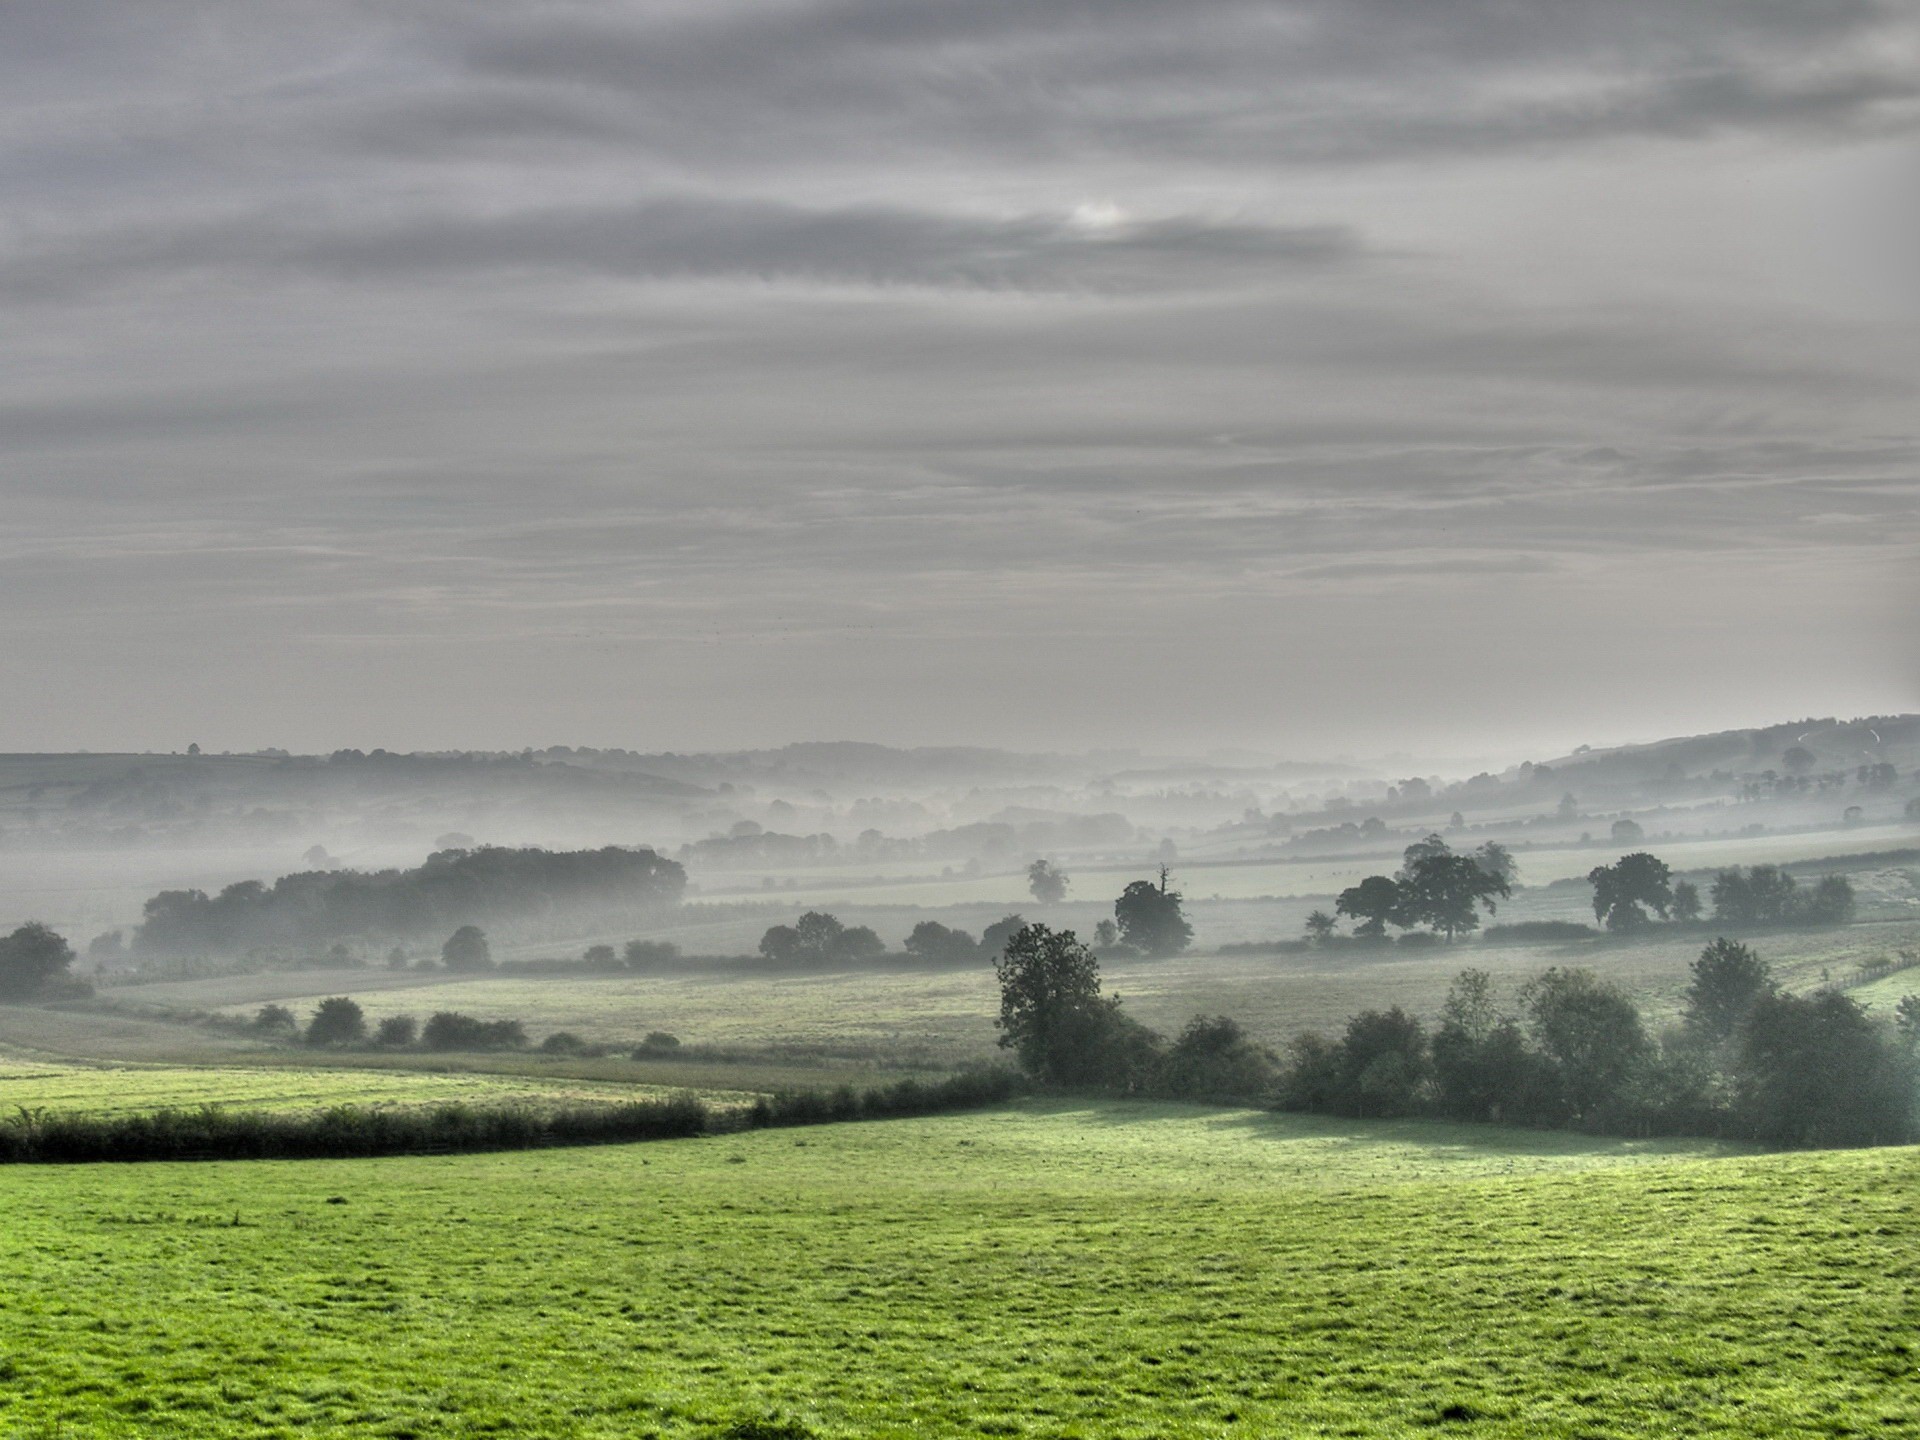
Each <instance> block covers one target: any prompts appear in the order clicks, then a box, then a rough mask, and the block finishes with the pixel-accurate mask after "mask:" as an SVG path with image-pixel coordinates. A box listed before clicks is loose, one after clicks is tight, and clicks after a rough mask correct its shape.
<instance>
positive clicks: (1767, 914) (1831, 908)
mask: <svg viewBox="0 0 1920 1440" xmlns="http://www.w3.org/2000/svg"><path fill="white" fill-rule="evenodd" d="M1587 881H1588V883H1590V884H1591V885H1592V886H1593V916H1594V919H1596V920H1598V921H1600V923H1601V924H1603V925H1605V926H1606V927H1607V929H1609V930H1612V931H1616V932H1618V931H1623V930H1638V929H1640V928H1641V927H1643V926H1645V925H1648V924H1650V923H1651V922H1652V919H1653V917H1654V916H1656V915H1657V916H1658V917H1659V918H1660V919H1662V920H1670V921H1674V922H1677V923H1680V924H1691V923H1693V922H1694V921H1696V920H1698V919H1699V918H1700V912H1701V902H1700V889H1699V887H1698V886H1696V885H1695V884H1693V882H1692V881H1690V880H1675V879H1674V878H1673V871H1672V870H1671V869H1669V868H1668V866H1667V863H1666V861H1664V860H1662V859H1660V858H1659V857H1658V856H1655V855H1650V854H1648V853H1647V852H1646V851H1644V850H1642V851H1636V852H1634V853H1633V854H1631V855H1622V856H1621V857H1620V858H1619V859H1618V860H1616V861H1615V862H1614V863H1613V864H1611V865H1596V866H1595V867H1594V868H1593V869H1592V870H1590V871H1588V872H1587ZM1709 893H1710V897H1711V899H1712V901H1713V918H1714V921H1715V922H1716V923H1717V924H1720V925H1725V926H1730V927H1741V928H1750V927H1762V926H1770V925H1845V924H1847V923H1848V922H1849V921H1851V920H1852V919H1853V916H1854V910H1855V904H1856V902H1855V897H1854V893H1853V882H1852V881H1850V880H1848V879H1847V877H1846V876H1844V875H1823V876H1822V877H1821V878H1820V879H1819V880H1818V881H1817V882H1816V883H1814V884H1813V885H1810V886H1807V887H1806V888H1804V889H1803V888H1801V886H1800V883H1799V882H1798V881H1797V880H1795V879H1794V878H1793V876H1792V875H1790V874H1788V873H1787V872H1786V871H1785V870H1782V869H1781V868H1780V867H1779V866H1778V865H1755V866H1753V867H1752V868H1751V869H1749V870H1744V871H1743V870H1742V869H1741V868H1740V867H1739V866H1738V865H1736V866H1734V867H1732V868H1731V869H1727V870H1722V871H1720V872H1719V873H1718V874H1716V875H1715V876H1714V878H1713V885H1712V889H1711V891H1710V892H1709Z"/></svg>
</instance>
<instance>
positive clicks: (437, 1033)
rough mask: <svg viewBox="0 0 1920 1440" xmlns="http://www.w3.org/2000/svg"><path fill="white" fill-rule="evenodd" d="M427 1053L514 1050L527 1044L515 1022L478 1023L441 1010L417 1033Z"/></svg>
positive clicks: (517, 1023) (452, 1012)
mask: <svg viewBox="0 0 1920 1440" xmlns="http://www.w3.org/2000/svg"><path fill="white" fill-rule="evenodd" d="M420 1043H421V1044H423V1045H425V1046H426V1048H427V1049H429V1050H516V1049H519V1048H520V1047H522V1046H524V1045H525V1044H526V1043H527V1032H526V1030H525V1028H524V1027H522V1025H521V1024H520V1022H519V1021H518V1020H481V1019H478V1018H476V1017H474V1016H472V1015H462V1014H461V1013H460V1012H459V1011H457V1010H441V1011H438V1012H436V1013H435V1014H434V1015H432V1016H431V1017H429V1019H428V1020H427V1024H426V1028H425V1029H424V1030H422V1031H421V1032H420Z"/></svg>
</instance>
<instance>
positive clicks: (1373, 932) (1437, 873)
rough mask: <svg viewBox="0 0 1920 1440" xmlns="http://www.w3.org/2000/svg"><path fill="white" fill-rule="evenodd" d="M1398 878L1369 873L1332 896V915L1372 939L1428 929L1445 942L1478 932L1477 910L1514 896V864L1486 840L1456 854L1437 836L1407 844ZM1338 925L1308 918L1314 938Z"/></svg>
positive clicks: (1492, 909)
mask: <svg viewBox="0 0 1920 1440" xmlns="http://www.w3.org/2000/svg"><path fill="white" fill-rule="evenodd" d="M1403 860H1404V863H1403V864H1402V865H1401V867H1400V872H1399V874H1397V875H1392V876H1388V875H1369V876H1368V877H1367V878H1366V879H1364V880H1362V881H1361V882H1360V883H1359V884H1358V885H1355V886H1352V887H1350V888H1348V889H1346V890H1343V891H1341V892H1340V894H1339V895H1338V896H1337V897H1336V898H1335V900H1334V904H1333V908H1334V914H1336V915H1343V916H1346V917H1347V918H1348V919H1351V920H1353V921H1354V922H1355V925H1354V932H1353V933H1354V934H1355V935H1359V936H1364V937H1369V938H1371V937H1374V936H1381V935H1384V934H1386V930H1387V926H1389V925H1393V926H1395V927H1397V928H1399V929H1402V930H1410V929H1413V928H1414V927H1416V926H1421V925H1425V926H1429V927H1431V929H1432V931H1433V933H1434V934H1444V935H1445V936H1446V937H1447V939H1448V940H1452V939H1453V938H1454V937H1455V936H1456V935H1460V934H1464V933H1468V932H1471V931H1474V930H1477V929H1479V928H1480V911H1481V910H1482V909H1484V910H1485V911H1486V912H1487V914H1489V915H1492V914H1494V913H1496V911H1497V910H1498V908H1499V902H1500V901H1502V900H1505V899H1506V898H1507V897H1508V896H1510V895H1512V894H1513V878H1514V861H1513V855H1512V854H1511V852H1509V851H1508V849H1507V848H1506V846H1504V845H1501V844H1499V843H1498V842H1496V841H1492V840H1489V841H1488V842H1487V843H1486V844H1484V845H1482V846H1481V847H1480V848H1479V849H1477V850H1475V851H1473V852H1472V853H1470V854H1455V853H1454V851H1453V848H1452V847H1451V846H1449V845H1448V844H1447V842H1446V840H1445V839H1444V838H1443V837H1441V836H1440V835H1438V834H1433V835H1429V836H1427V837H1426V839H1424V840H1419V841H1416V842H1415V843H1414V844H1412V845H1409V846H1408V847H1407V849H1406V852H1405V855H1404V857H1403ZM1337 923H1338V922H1336V921H1335V919H1334V916H1333V915H1329V914H1327V913H1326V912H1325V911H1324V910H1316V911H1314V912H1313V914H1311V915H1309V916H1308V917H1307V931H1308V933H1309V934H1311V935H1312V936H1314V938H1315V939H1325V938H1327V937H1329V936H1331V935H1332V934H1333V932H1334V928H1335V926H1336V924H1337Z"/></svg>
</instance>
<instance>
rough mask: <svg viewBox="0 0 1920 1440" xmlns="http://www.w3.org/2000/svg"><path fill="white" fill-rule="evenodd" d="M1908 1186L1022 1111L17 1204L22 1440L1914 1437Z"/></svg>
mask: <svg viewBox="0 0 1920 1440" xmlns="http://www.w3.org/2000/svg"><path fill="white" fill-rule="evenodd" d="M1916 1181H1920V1160H1916V1157H1915V1154H1914V1152H1913V1151H1911V1150H1887V1151H1869V1152H1852V1153H1832V1154H1819V1155H1794V1156H1766V1155H1753V1156H1748V1155H1740V1154H1737V1153H1733V1152H1731V1151H1729V1150H1727V1149H1725V1148H1724V1147H1716V1146H1714V1145H1711V1144H1707V1143H1703V1142H1692V1143H1683V1142H1668V1143H1665V1144H1634V1143H1630V1142H1619V1141H1597V1140H1588V1139H1583V1138H1577V1137H1570V1136H1565V1135H1554V1134H1544V1133H1538V1132H1508V1131H1499V1130H1492V1129H1487V1128H1474V1129H1470V1130H1464V1129H1459V1128H1454V1127H1447V1126H1439V1125H1430V1124H1415V1123H1405V1124H1398V1125H1384V1124H1372V1125H1359V1124H1351V1123H1343V1122H1331V1121H1319V1120H1312V1119H1306V1118H1298V1117H1291V1118H1282V1117H1276V1116H1272V1115H1267V1114H1262V1113H1258V1112H1246V1111H1205V1110H1197V1109H1191V1108H1187V1107H1179V1106H1148V1105H1140V1104H1126V1103H1109V1104H1100V1105H1088V1104H1078V1103H1071V1102H1051V1103H1047V1102H1027V1103H1025V1104H1023V1105H1020V1106H1018V1107H1016V1108H1014V1109H1011V1110H1007V1111H1000V1112H993V1113H987V1114H980V1115H970V1116H951V1117H941V1118H936V1119H929V1120H919V1121H899V1122H882V1123H872V1124H861V1125H843V1126H835V1127H830V1128H828V1129H824V1130H811V1131H806V1132H790V1131H786V1132H760V1133H756V1134H751V1135H741V1136H730V1137H725V1138H721V1139H710V1140H699V1141H685V1142H679V1141H675V1142H664V1143H659V1144H650V1145H637V1146H617V1147H609V1148H604V1149H595V1150H582V1151H566V1152H544V1153H520V1154H508V1155H489V1156H468V1157H444V1158H430V1159H407V1160H390V1161H383V1162H352V1161H341V1162H309V1163H284V1164H283V1163H259V1164H251V1165H247V1164H240V1165H233V1164H203V1165H199V1166H191V1167H177V1166H164V1165H163V1166H143V1167H132V1168H125V1169H123V1168H117V1167H84V1168H79V1169H62V1168H36V1169H22V1170H13V1171H10V1172H7V1173H5V1174H0V1198H3V1200H4V1204H5V1208H6V1212H7V1214H8V1216H9V1218H10V1222H11V1223H10V1224H9V1226H8V1227H7V1228H6V1230H5V1231H4V1233H0V1264H4V1265H5V1266H6V1269H7V1273H8V1274H9V1276H10V1280H11V1283H10V1284H9V1286H8V1287H7V1288H6V1289H5V1291H4V1292H0V1333H5V1334H6V1335H7V1337H8V1353H7V1355H6V1356H5V1358H4V1362H3V1363H4V1364H5V1367H6V1376H7V1385H6V1386H5V1387H4V1389H3V1390H0V1429H4V1430H6V1431H8V1432H10V1433H17V1434H22V1435H48V1436H51V1435H54V1434H63V1435H70V1436H118V1435H133V1434H140V1435H143V1436H174V1435H180V1436H185V1435H193V1436H240V1435H245V1436H262V1435H266V1436H291V1435H294V1434H302V1435H314V1434H318V1435H348V1434H353V1435H365V1434H373V1435H392V1436H399V1435H424V1434H446V1435H477V1434H483V1433H484V1434H491V1435H505V1436H522V1435H524V1436H534V1435H539V1436H578V1437H589V1436H607V1437H611V1436H630V1435H649V1434H651V1435H661V1436H688V1437H708V1436H734V1437H747V1436H767V1435H779V1436H783V1437H792V1436H815V1435H817V1436H823V1437H824V1436H848V1437H851V1436H907V1435H949V1434H954V1435H957V1434H981V1433H987V1434H1004V1435H1060V1434H1080V1435H1096V1434H1097V1435H1137V1436H1146V1435H1176V1436H1194V1437H1198V1436H1219V1435H1247V1436H1255V1435H1270V1434H1278V1433H1288V1434H1320V1435H1336V1434H1360V1433H1365V1434H1369V1435H1387V1436H1393V1435H1414V1434H1426V1433H1431V1429H1430V1427H1433V1426H1435V1425H1444V1426H1447V1427H1448V1428H1449V1429H1451V1428H1459V1429H1460V1430H1461V1431H1462V1432H1463V1433H1469V1434H1476V1435H1488V1436H1522V1435H1525V1436H1535V1435H1554V1436H1558V1435H1566V1436H1572V1435H1599V1434H1651V1433H1685V1434H1691V1435H1716V1434H1717V1435H1729V1436H1731V1435H1743V1436H1745V1435H1776V1434H1777V1435H1787V1434H1792V1435H1811V1434H1841V1433H1875V1434H1887V1435H1892V1434H1909V1433H1914V1432H1915V1430H1916V1429H1920V1401H1916V1397H1915V1395H1914V1393H1913V1390H1912V1387H1911V1385H1910V1383H1909V1381H1910V1378H1911V1365H1912V1358H1911V1356H1912V1351H1911V1345H1912V1335H1913V1333H1914V1328H1915V1325H1916V1322H1920V1300H1917V1299H1916V1295H1920V1286H1916V1284H1915V1280H1916V1259H1915V1257H1916V1256H1920V1200H1916V1198H1915V1196H1916Z"/></svg>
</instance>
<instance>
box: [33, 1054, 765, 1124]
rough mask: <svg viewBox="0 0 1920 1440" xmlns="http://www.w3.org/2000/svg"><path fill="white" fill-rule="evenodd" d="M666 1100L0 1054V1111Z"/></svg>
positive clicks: (734, 1099) (577, 1085)
mask: <svg viewBox="0 0 1920 1440" xmlns="http://www.w3.org/2000/svg"><path fill="white" fill-rule="evenodd" d="M670 1093H671V1091H670V1090H669V1089H668V1088H666V1087H658V1086H645V1085H631V1084H615V1083H611V1082H599V1083H596V1082H593V1081H583V1080H570V1079H564V1078H557V1077H556V1078H542V1077H536V1076H526V1075H521V1076H513V1075H497V1074H476V1073H460V1072H446V1071H441V1072H434V1071H426V1070H414V1069H385V1068H382V1069H373V1068H348V1067H344V1066H336V1067H327V1068H321V1067H302V1066H295V1065H280V1066H273V1067H264V1066H234V1065H225V1066H216V1065H204V1066H182V1065H160V1066H151V1067H138V1068H133V1067H121V1066H100V1065H61V1064H47V1063H42V1062H38V1061H33V1060H27V1059H21V1058H19V1057H16V1056H8V1055H5V1054H0V1114H13V1113H15V1112H16V1111H20V1110H28V1111H38V1112H44V1113H46V1114H49V1115H58V1114H87V1115H131V1114H141V1113H147V1112H151V1111H155V1110H195V1109H199V1108H200V1107H202V1106H206V1105H211V1106H217V1107H218V1108H220V1109H223V1110H238V1111H245V1110H257V1111H271V1112H273V1113H276V1114H300V1113H303V1112H307V1111H313V1110H328V1109H332V1108H334V1107H336V1106H341V1105H352V1106H355V1107H358V1108H361V1109H369V1110H390V1109H411V1108H416V1107H420V1106H427V1105H447V1104H469V1105H513V1106H523V1107H531V1108H541V1107H546V1106H560V1105H583V1104H584V1105H592V1104H610V1103H615V1102H619V1101H627V1100H658V1099H665V1098H666V1097H667V1096H668V1095H669V1094H670ZM702 1098H703V1099H706V1100H708V1101H709V1102H710V1103H713V1104H718V1105H727V1104H730V1103H731V1104H746V1103H747V1102H748V1101H749V1100H750V1099H751V1097H750V1096H748V1095H745V1094H740V1093H738V1092H731V1091H714V1092H709V1093H706V1094H703V1095H702Z"/></svg>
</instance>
